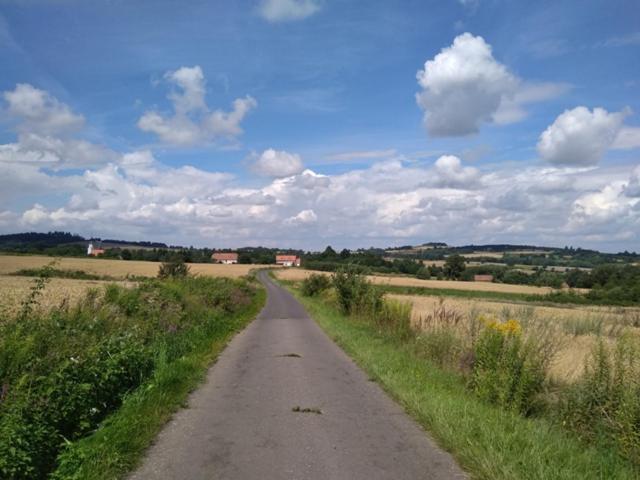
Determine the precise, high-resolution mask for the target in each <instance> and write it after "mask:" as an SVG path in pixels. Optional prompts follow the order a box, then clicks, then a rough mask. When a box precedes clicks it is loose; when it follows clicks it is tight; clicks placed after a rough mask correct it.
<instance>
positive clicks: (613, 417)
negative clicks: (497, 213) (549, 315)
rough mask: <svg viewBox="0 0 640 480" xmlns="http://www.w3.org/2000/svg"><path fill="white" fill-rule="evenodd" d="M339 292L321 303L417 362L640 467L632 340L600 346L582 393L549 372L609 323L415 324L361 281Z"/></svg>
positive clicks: (435, 319) (638, 373)
mask: <svg viewBox="0 0 640 480" xmlns="http://www.w3.org/2000/svg"><path fill="white" fill-rule="evenodd" d="M333 283H334V288H335V290H334V293H332V292H331V291H328V292H327V293H325V294H324V295H323V296H322V297H320V300H315V301H314V302H324V304H325V305H328V306H329V308H331V306H333V308H335V309H336V310H337V311H339V312H341V313H342V314H343V315H346V316H348V317H349V318H354V319H360V320H364V322H363V323H364V324H366V325H369V326H370V327H371V328H374V329H375V332H377V335H380V336H383V337H384V338H385V340H389V341H391V342H392V343H393V344H394V345H397V347H398V348H402V349H406V350H407V351H409V352H411V355H412V356H413V358H414V360H413V362H424V363H425V364H426V365H429V366H432V367H434V368H437V369H439V370H440V371H442V372H447V373H448V374H450V375H452V377H451V381H454V382H461V383H462V384H463V385H464V386H465V389H466V392H467V395H470V396H474V397H475V398H477V399H478V400H480V401H482V402H484V403H486V404H487V405H494V406H495V408H497V409H498V410H500V411H504V412H510V413H513V414H516V415H518V416H521V417H522V418H523V419H524V418H526V417H529V418H541V419H543V421H544V422H548V424H550V425H551V424H553V425H554V428H564V429H565V430H568V431H569V432H570V433H569V435H570V436H572V438H574V440H575V439H577V437H580V438H582V439H583V440H585V441H586V442H587V443H590V444H592V445H595V446H596V448H597V449H601V448H604V449H609V450H610V452H611V454H612V455H613V456H614V457H615V456H624V457H625V458H627V459H628V460H630V461H631V462H632V463H633V464H635V465H636V468H637V467H640V346H639V342H638V340H637V339H635V340H634V338H635V337H628V336H623V337H622V339H621V340H619V341H618V343H617V346H616V347H615V348H614V349H612V350H610V349H608V348H607V347H606V345H605V344H604V343H603V342H600V344H599V347H598V350H597V351H596V352H595V353H594V356H593V360H592V361H591V362H590V364H589V368H587V369H586V371H585V373H584V375H583V376H582V377H580V378H578V380H577V383H576V384H575V385H574V386H572V387H567V386H566V385H555V384H554V385H552V384H551V382H550V380H549V371H550V366H551V364H552V362H553V359H554V357H555V354H556V353H557V351H558V349H559V347H560V345H561V342H560V340H559V339H560V338H561V337H562V335H563V334H565V333H567V332H568V333H571V334H572V335H579V334H582V333H583V332H584V333H589V334H593V333H603V327H602V325H601V320H598V319H595V320H594V319H591V318H586V319H583V320H582V321H581V322H576V323H574V324H569V325H565V326H564V327H561V326H560V325H559V324H558V322H554V320H553V319H539V318H536V317H535V316H534V311H533V309H532V308H530V307H528V306H524V307H519V308H505V309H504V310H503V311H502V312H500V314H499V315H498V316H497V317H495V318H491V317H483V316H481V315H477V312H471V313H470V314H469V315H463V314H461V313H460V312H458V311H456V310H455V309H451V308H449V307H448V306H447V305H446V304H445V302H444V301H443V300H441V301H440V302H439V303H438V304H437V305H436V306H435V307H434V309H433V311H432V312H430V313H427V314H425V315H423V316H422V317H420V318H418V319H416V320H415V321H414V324H413V325H412V324H411V322H410V318H411V310H410V309H409V308H407V305H406V304H405V305H403V304H400V303H397V302H391V301H390V300H388V299H383V298H381V297H380V293H381V291H380V289H377V288H376V287H375V286H373V285H371V284H369V283H368V282H367V281H366V280H365V279H364V278H362V277H360V276H359V275H358V274H357V273H353V272H351V273H350V272H342V273H340V274H336V275H334V277H333ZM316 298H318V297H316ZM307 304H308V305H309V302H307ZM312 305H315V303H313V304H312ZM333 315H335V314H333ZM336 318H337V317H336ZM336 321H337V320H336ZM631 321H633V319H632V320H631ZM332 328H333V327H332ZM345 328H346V327H345ZM363 328H364V327H363ZM563 329H564V331H563ZM614 330H615V331H614ZM608 332H609V334H610V335H612V337H610V341H613V339H614V338H615V337H617V336H619V334H620V330H619V329H617V327H616V328H614V329H613V330H611V329H608ZM373 363H374V364H375V363H376V362H373ZM381 368H384V367H381ZM408 368H415V367H413V366H411V367H408ZM454 379H455V380H454ZM442 408H446V406H444V405H443V406H442ZM478 421H480V422H481V421H482V419H478ZM576 433H577V434H578V435H576ZM454 436H455V435H454ZM527 441H529V440H527ZM605 457H606V456H605ZM605 457H602V458H603V461H607V462H608V461H610V460H606V459H605ZM541 461H544V459H542V460H541ZM613 463H614V464H615V463H616V461H614V462H613ZM607 468H608V467H607ZM631 470H632V471H634V470H633V468H632V469H631ZM635 471H636V473H637V474H638V476H640V471H638V470H635ZM523 473H524V472H523ZM504 478H511V477H508V476H507V477H504ZM517 478H543V477H527V476H526V475H524V476H522V477H517ZM575 478H580V477H575ZM602 478H606V477H602Z"/></svg>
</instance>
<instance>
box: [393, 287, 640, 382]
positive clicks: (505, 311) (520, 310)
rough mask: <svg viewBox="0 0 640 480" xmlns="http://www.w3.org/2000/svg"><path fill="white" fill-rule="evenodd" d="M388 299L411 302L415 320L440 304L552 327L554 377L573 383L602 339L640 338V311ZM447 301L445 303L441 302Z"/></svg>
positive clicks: (409, 297) (465, 313)
mask: <svg viewBox="0 0 640 480" xmlns="http://www.w3.org/2000/svg"><path fill="white" fill-rule="evenodd" d="M386 297H387V298H390V299H394V300H397V301H400V302H406V303H410V304H411V307H412V310H411V315H412V321H413V323H414V325H420V324H421V320H422V319H423V318H426V317H427V316H428V315H429V314H431V313H432V312H434V311H435V309H436V308H437V307H439V306H440V305H444V306H445V307H446V309H447V310H449V311H454V312H456V313H458V314H460V315H462V316H463V317H465V318H466V319H469V318H470V317H472V316H475V317H477V316H480V315H482V316H485V317H489V318H496V319H507V318H514V319H516V320H520V321H522V320H523V319H527V320H528V321H529V322H530V323H531V327H530V328H532V329H534V330H535V328H537V327H538V326H540V328H552V329H553V330H554V335H553V336H554V341H556V342H557V344H558V351H557V353H556V355H555V358H554V361H553V364H552V366H551V371H550V374H551V376H552V377H553V378H554V379H556V380H560V381H569V382H570V381H572V380H574V379H576V378H577V377H578V376H579V375H580V374H581V373H582V369H583V367H584V365H585V360H586V359H587V357H588V356H589V355H590V353H591V351H592V350H593V348H594V346H595V345H596V342H597V341H598V338H603V339H604V341H605V342H608V343H611V342H612V341H613V339H615V338H616V337H618V336H620V335H621V334H622V333H623V332H625V331H626V332H630V333H632V334H636V335H640V328H639V327H640V308H631V307H624V308H623V307H604V306H587V305H567V306H557V307H556V306H553V307H552V306H537V305H532V304H531V303H525V302H522V303H516V302H506V301H492V300H476V299H466V298H456V297H446V298H444V299H442V297H436V296H426V295H397V294H387V295H386ZM441 302H443V303H441Z"/></svg>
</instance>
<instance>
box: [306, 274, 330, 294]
mask: <svg viewBox="0 0 640 480" xmlns="http://www.w3.org/2000/svg"><path fill="white" fill-rule="evenodd" d="M330 286H331V279H330V278H329V277H327V276H326V275H322V274H319V273H312V274H311V275H310V276H308V277H307V278H305V279H304V280H303V281H302V286H301V289H302V294H303V295H304V296H305V297H314V296H316V295H318V294H319V293H322V292H323V291H325V290H326V289H328V288H329V287H330Z"/></svg>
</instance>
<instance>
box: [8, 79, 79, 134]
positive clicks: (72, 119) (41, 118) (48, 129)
mask: <svg viewBox="0 0 640 480" xmlns="http://www.w3.org/2000/svg"><path fill="white" fill-rule="evenodd" d="M3 96H4V99H5V101H6V102H7V105H8V107H7V112H8V113H9V115H10V116H12V117H14V118H16V119H17V120H18V122H19V124H18V130H19V131H21V132H38V133H41V134H57V133H67V132H72V131H75V130H78V129H79V128H81V127H82V126H83V125H84V118H83V117H82V115H77V114H75V113H73V112H72V111H71V109H70V108H69V107H68V106H67V105H65V104H64V103H61V102H59V101H58V99H56V98H55V97H53V96H51V95H49V93H47V92H45V91H44V90H40V89H38V88H35V87H34V86H32V85H29V84H28V83H19V84H17V85H16V88H15V89H14V90H12V91H6V92H4V93H3Z"/></svg>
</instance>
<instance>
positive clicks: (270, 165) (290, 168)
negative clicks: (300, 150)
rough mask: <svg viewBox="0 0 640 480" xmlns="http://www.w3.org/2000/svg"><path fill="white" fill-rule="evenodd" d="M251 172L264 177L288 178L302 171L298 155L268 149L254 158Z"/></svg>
mask: <svg viewBox="0 0 640 480" xmlns="http://www.w3.org/2000/svg"><path fill="white" fill-rule="evenodd" d="M251 168H252V170H253V171H254V172H256V173H257V174H259V175H264V176H266V177H289V176H291V175H295V174H298V173H300V172H302V170H303V169H304V167H303V165H302V159H301V158H300V155H298V154H295V153H289V152H285V151H284V150H274V149H273V148H269V149H267V150H265V151H264V152H262V154H260V156H259V157H257V158H256V160H255V162H253V164H252V166H251Z"/></svg>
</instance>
